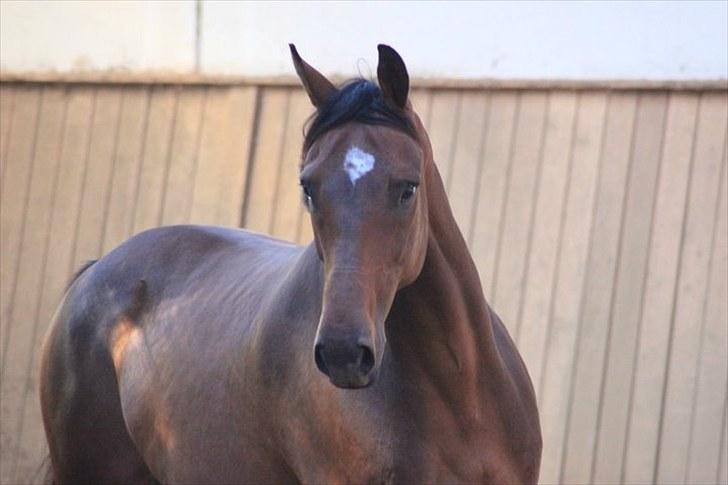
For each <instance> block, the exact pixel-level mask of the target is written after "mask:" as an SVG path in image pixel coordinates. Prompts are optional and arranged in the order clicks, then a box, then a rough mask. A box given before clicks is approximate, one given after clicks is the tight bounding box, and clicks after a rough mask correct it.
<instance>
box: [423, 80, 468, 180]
mask: <svg viewBox="0 0 728 485" xmlns="http://www.w3.org/2000/svg"><path fill="white" fill-rule="evenodd" d="M460 98H461V93H459V92H457V91H436V92H434V93H433V94H432V107H431V108H430V116H429V122H428V124H427V131H428V133H429V135H430V140H431V141H432V153H433V156H434V159H435V165H437V169H438V170H439V171H440V176H441V177H442V180H443V182H444V183H445V188H446V189H447V188H448V187H450V176H451V171H450V167H451V165H452V160H453V156H454V153H455V139H456V138H457V132H458V129H459V126H458V120H459V119H460V118H459V115H458V114H459V112H460V102H461V99H460ZM448 193H449V192H448Z"/></svg>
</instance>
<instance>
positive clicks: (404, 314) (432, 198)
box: [388, 164, 500, 400]
mask: <svg viewBox="0 0 728 485" xmlns="http://www.w3.org/2000/svg"><path fill="white" fill-rule="evenodd" d="M426 183H427V198H428V207H429V214H428V215H429V226H430V227H429V230H430V235H429V244H428V249H427V256H426V258H425V263H424V267H423V269H422V272H421V273H420V276H419V278H418V279H417V280H416V281H415V282H414V283H413V284H412V285H410V286H409V287H407V288H405V289H404V290H402V291H401V292H400V294H399V295H398V298H397V302H396V306H397V311H398V312H399V314H400V315H401V318H399V319H398V320H400V322H399V323H398V325H397V327H398V328H396V329H394V328H392V329H390V332H388V333H390V334H391V336H389V340H390V342H391V343H390V345H391V346H392V351H393V352H396V353H398V354H399V355H398V356H397V357H396V358H397V359H398V360H400V361H401V362H403V364H404V365H405V366H406V368H408V369H412V371H413V372H415V373H416V374H418V375H417V376H413V377H414V378H421V379H425V380H427V381H429V382H430V383H431V384H433V385H434V386H435V387H437V388H441V390H442V391H446V392H447V393H453V392H454V394H458V390H457V389H452V386H453V378H454V377H455V376H457V378H456V381H457V382H458V383H459V384H461V390H462V393H463V395H462V396H460V397H461V398H463V399H465V400H470V399H473V398H477V396H474V395H472V392H471V391H473V390H477V389H478V388H479V384H478V383H479V382H481V383H482V381H483V369H485V368H488V369H489V373H492V371H493V370H495V369H493V367H496V368H499V367H500V358H499V356H498V352H497V350H496V348H495V342H494V338H493V328H492V321H491V312H490V309H489V307H488V305H487V303H486V302H485V298H484V297H483V290H482V287H481V284H480V278H479V277H478V272H477V270H476V268H475V263H474V262H473V259H472V258H471V256H470V252H469V250H468V248H467V245H466V244H465V240H464V239H463V237H462V234H461V233H460V230H459V229H458V227H457V224H456V222H455V218H454V217H453V214H452V210H451V209H450V205H449V203H448V202H447V196H446V193H445V189H444V186H443V183H442V179H441V177H440V175H439V173H438V172H437V168H436V167H435V166H434V164H432V165H431V167H430V169H429V170H428V175H427V181H426ZM468 394H469V395H468Z"/></svg>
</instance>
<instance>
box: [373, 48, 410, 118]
mask: <svg viewBox="0 0 728 485" xmlns="http://www.w3.org/2000/svg"><path fill="white" fill-rule="evenodd" d="M377 50H379V65H378V66H377V78H378V79H379V87H380V88H381V90H382V94H384V99H385V101H387V102H388V103H390V104H392V105H394V106H396V107H398V108H400V109H405V107H406V106H407V94H408V93H409V74H407V68H406V67H405V65H404V61H403V60H402V58H401V57H400V56H399V54H397V51H395V50H394V49H392V48H391V47H389V46H388V45H384V44H379V45H378V46H377Z"/></svg>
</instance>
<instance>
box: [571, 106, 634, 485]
mask: <svg viewBox="0 0 728 485" xmlns="http://www.w3.org/2000/svg"><path fill="white" fill-rule="evenodd" d="M635 110H636V96H635V95H634V94H628V93H616V94H612V95H611V96H610V98H609V104H608V107H607V120H606V126H605V133H604V142H603V146H602V150H601V160H602V162H601V166H600V173H599V179H598V180H599V184H598V188H597V200H596V206H595V213H594V224H593V227H592V232H591V243H590V250H589V259H588V261H587V274H586V281H585V289H584V301H583V304H582V310H581V315H580V318H579V329H578V334H577V347H576V352H575V355H574V366H573V368H574V380H573V382H572V386H571V392H570V394H571V397H570V399H569V404H568V405H569V414H568V418H567V419H568V421H567V433H566V440H565V442H564V452H563V453H564V455H563V464H562V470H561V479H562V480H563V481H565V482H568V481H571V482H573V483H587V482H589V481H590V476H591V465H592V462H593V453H594V446H595V442H596V434H597V421H598V410H599V401H600V392H601V380H602V373H603V370H604V358H605V353H606V340H607V333H608V328H609V312H610V306H611V303H612V287H613V285H614V279H615V273H616V262H617V253H618V247H619V236H620V224H621V218H622V213H623V203H624V194H625V185H626V180H627V171H628V167H629V159H630V147H631V140H632V137H633V128H634V118H635Z"/></svg>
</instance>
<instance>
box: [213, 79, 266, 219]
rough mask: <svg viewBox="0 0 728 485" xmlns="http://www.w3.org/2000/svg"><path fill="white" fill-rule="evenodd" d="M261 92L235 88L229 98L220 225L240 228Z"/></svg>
mask: <svg viewBox="0 0 728 485" xmlns="http://www.w3.org/2000/svg"><path fill="white" fill-rule="evenodd" d="M257 95H258V94H257V89H256V88H250V87H236V88H233V89H232V90H231V91H230V92H229V93H228V96H227V106H228V110H227V113H228V115H227V116H228V117H227V120H226V122H225V126H224V130H223V131H222V133H221V135H222V138H221V142H220V146H219V149H220V158H219V162H220V168H219V173H220V178H219V179H218V182H217V188H218V191H219V192H218V193H219V198H218V200H217V217H216V219H215V223H216V224H221V225H224V226H233V227H240V224H241V221H242V211H243V203H244V198H245V188H246V186H247V178H248V167H249V156H250V144H251V143H252V137H253V124H254V123H255V116H256V113H255V109H256V97H257Z"/></svg>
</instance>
